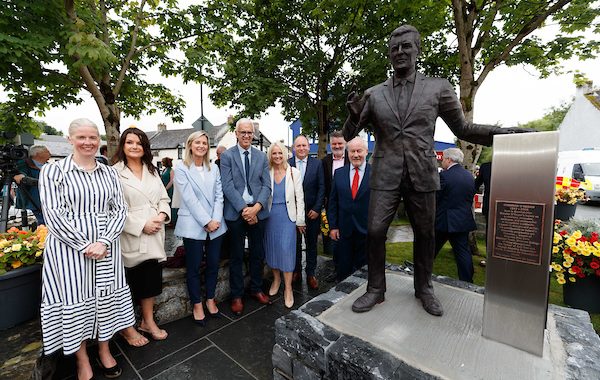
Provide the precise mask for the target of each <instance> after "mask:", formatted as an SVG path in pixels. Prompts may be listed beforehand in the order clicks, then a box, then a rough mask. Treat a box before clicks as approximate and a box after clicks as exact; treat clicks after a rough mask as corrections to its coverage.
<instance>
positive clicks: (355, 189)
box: [352, 168, 359, 199]
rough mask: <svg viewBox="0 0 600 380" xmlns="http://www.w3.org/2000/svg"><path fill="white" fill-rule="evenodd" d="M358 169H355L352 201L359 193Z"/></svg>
mask: <svg viewBox="0 0 600 380" xmlns="http://www.w3.org/2000/svg"><path fill="white" fill-rule="evenodd" d="M358 180H359V178H358V168H354V178H353V179H352V199H354V198H356V193H358Z"/></svg>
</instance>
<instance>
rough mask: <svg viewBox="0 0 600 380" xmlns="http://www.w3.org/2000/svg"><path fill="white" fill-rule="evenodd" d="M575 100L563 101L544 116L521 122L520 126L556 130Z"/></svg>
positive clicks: (539, 129)
mask: <svg viewBox="0 0 600 380" xmlns="http://www.w3.org/2000/svg"><path fill="white" fill-rule="evenodd" d="M572 104H573V102H570V103H563V104H561V105H560V106H558V107H552V108H550V110H549V111H548V112H546V114H545V115H544V116H542V117H541V118H539V119H536V120H532V121H529V122H527V123H524V124H519V125H518V126H519V127H523V128H532V129H535V130H538V131H540V132H541V131H556V130H558V127H559V126H560V123H562V121H563V119H564V118H565V115H566V114H567V112H569V108H571V105H572Z"/></svg>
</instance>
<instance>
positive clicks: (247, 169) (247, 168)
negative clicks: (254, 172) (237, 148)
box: [244, 151, 252, 195]
mask: <svg viewBox="0 0 600 380" xmlns="http://www.w3.org/2000/svg"><path fill="white" fill-rule="evenodd" d="M244 172H245V174H246V187H247V188H248V194H250V195H252V190H251V189H250V159H249V158H248V151H245V152H244Z"/></svg>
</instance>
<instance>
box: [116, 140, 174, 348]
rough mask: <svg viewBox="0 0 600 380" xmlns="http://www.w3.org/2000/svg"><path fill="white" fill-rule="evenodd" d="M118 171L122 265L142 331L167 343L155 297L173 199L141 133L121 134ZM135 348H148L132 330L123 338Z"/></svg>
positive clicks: (158, 285)
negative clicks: (124, 211)
mask: <svg viewBox="0 0 600 380" xmlns="http://www.w3.org/2000/svg"><path fill="white" fill-rule="evenodd" d="M115 157H116V160H118V161H117V163H116V164H115V165H114V168H115V169H117V171H118V173H119V179H120V181H121V184H122V185H123V194H124V195H125V201H126V202H127V205H128V207H129V210H128V213H127V220H126V221H125V229H124V230H123V233H122V234H121V247H122V250H121V252H122V255H123V263H124V265H125V268H126V274H127V281H128V283H129V287H130V288H131V294H132V296H133V298H134V300H136V301H139V303H140V306H141V309H142V320H141V321H140V325H139V327H138V328H139V330H140V331H143V332H146V333H148V334H149V335H150V336H151V337H152V338H153V339H154V340H163V339H165V338H166V337H167V332H166V331H165V330H162V329H160V328H159V327H158V325H157V324H156V322H155V321H154V310H153V309H154V297H156V296H158V295H159V294H160V293H161V292H162V268H161V266H160V264H159V263H160V262H161V261H165V260H166V254H165V228H164V225H165V224H166V223H168V222H169V218H170V217H169V216H170V215H171V209H170V207H169V195H168V194H167V191H166V190H165V187H164V186H163V183H162V181H161V178H160V176H159V174H158V170H157V169H156V168H155V167H154V165H153V164H152V153H151V151H150V142H149V141H148V137H147V136H146V134H145V133H144V132H143V131H141V130H139V129H138V128H128V129H126V130H125V131H123V134H121V139H120V140H119V146H118V149H117V154H116V155H115ZM123 336H124V337H125V339H126V340H127V342H128V343H129V344H130V345H132V346H137V347H139V346H143V345H144V344H146V343H147V340H145V341H144V339H145V338H144V339H142V338H143V337H142V338H141V337H140V336H139V333H137V332H136V331H135V329H134V328H133V327H132V328H130V329H127V330H125V331H124V332H123Z"/></svg>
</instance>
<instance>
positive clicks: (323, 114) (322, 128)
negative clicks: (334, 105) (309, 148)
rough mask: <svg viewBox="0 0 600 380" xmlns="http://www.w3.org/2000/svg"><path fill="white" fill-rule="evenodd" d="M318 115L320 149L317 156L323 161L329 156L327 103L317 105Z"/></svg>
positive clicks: (321, 102)
mask: <svg viewBox="0 0 600 380" xmlns="http://www.w3.org/2000/svg"><path fill="white" fill-rule="evenodd" d="M317 107H318V108H319V109H318V110H317V115H318V118H319V120H318V121H319V127H318V135H319V147H318V149H317V156H318V157H319V159H322V158H323V157H325V155H326V154H327V135H328V134H329V115H328V107H327V102H326V101H320V102H319V103H318V105H317Z"/></svg>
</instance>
